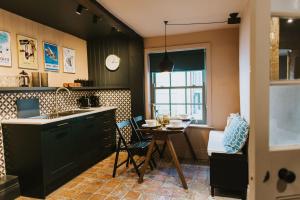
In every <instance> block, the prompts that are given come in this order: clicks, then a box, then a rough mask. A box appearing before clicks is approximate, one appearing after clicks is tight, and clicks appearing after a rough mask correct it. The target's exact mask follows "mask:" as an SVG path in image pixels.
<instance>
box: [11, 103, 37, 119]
mask: <svg viewBox="0 0 300 200" xmlns="http://www.w3.org/2000/svg"><path fill="white" fill-rule="evenodd" d="M16 104H17V117H18V118H29V117H35V116H39V115H40V102H39V99H38V98H31V99H17V101H16Z"/></svg>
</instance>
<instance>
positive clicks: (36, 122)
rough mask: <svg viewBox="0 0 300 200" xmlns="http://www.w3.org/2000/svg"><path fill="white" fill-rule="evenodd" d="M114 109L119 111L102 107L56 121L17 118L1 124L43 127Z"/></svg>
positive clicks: (62, 117)
mask: <svg viewBox="0 0 300 200" xmlns="http://www.w3.org/2000/svg"><path fill="white" fill-rule="evenodd" d="M114 109H117V107H115V106H101V107H93V108H89V109H77V110H84V111H88V112H83V113H77V114H72V115H68V116H61V117H57V118H54V119H36V118H15V119H8V120H3V121H2V122H1V123H2V124H31V125H43V124H48V123H53V122H58V121H62V120H67V119H72V118H76V117H81V116H85V115H90V114H95V113H99V112H104V111H108V110H114Z"/></svg>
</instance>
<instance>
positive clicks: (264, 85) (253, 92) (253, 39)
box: [248, 0, 300, 200]
mask: <svg viewBox="0 0 300 200" xmlns="http://www.w3.org/2000/svg"><path fill="white" fill-rule="evenodd" d="M271 1H277V2H278V1H280V0H264V1H261V0H249V6H248V9H250V13H251V14H250V15H251V17H250V20H251V22H250V24H251V25H250V65H251V73H250V122H251V123H250V130H251V132H250V139H249V190H248V199H255V200H264V199H275V198H276V197H277V195H278V192H277V191H276V190H275V189H276V183H277V182H278V180H279V179H278V170H279V168H280V167H285V166H281V165H282V164H283V163H284V164H285V163H288V164H287V165H288V167H291V170H295V169H297V167H298V166H299V162H290V159H291V158H295V157H296V156H299V153H300V150H299V149H296V148H290V149H288V148H285V149H278V150H277V151H274V150H273V149H272V150H271V148H270V147H269V93H270V92H269V90H270V85H271V81H270V62H269V58H270V50H269V48H270V39H269V37H270V19H271V16H272V14H276V13H277V15H278V12H277V11H276V12H275V13H274V12H271V10H274V7H272V5H271ZM293 13H296V10H294V11H293V12H292V13H290V15H287V16H292V15H293ZM295 16H300V13H299V10H298V15H295ZM287 154H288V156H286V155H287ZM298 171H299V170H298ZM267 172H269V178H267V177H268V176H267ZM265 178H266V180H267V181H264V179H265ZM297 188H299V182H297V183H295V184H293V186H290V187H289V186H288V188H287V192H286V193H288V192H289V193H294V191H296V189H297ZM282 194H283V195H284V193H282Z"/></svg>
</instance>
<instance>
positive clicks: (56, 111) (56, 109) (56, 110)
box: [55, 87, 71, 115]
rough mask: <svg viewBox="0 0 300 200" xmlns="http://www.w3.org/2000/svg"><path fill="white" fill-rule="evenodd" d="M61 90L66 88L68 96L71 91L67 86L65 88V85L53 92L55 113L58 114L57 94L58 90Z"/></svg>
mask: <svg viewBox="0 0 300 200" xmlns="http://www.w3.org/2000/svg"><path fill="white" fill-rule="evenodd" d="M61 90H66V91H67V92H68V95H69V96H70V95H71V92H70V90H69V89H68V88H65V87H59V88H57V90H56V92H55V113H56V114H57V115H58V106H57V95H58V92H59V91H61Z"/></svg>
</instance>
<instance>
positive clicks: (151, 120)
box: [145, 119, 157, 126]
mask: <svg viewBox="0 0 300 200" xmlns="http://www.w3.org/2000/svg"><path fill="white" fill-rule="evenodd" d="M145 122H146V124H148V125H149V126H156V125H157V121H156V120H155V119H146V120H145Z"/></svg>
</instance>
